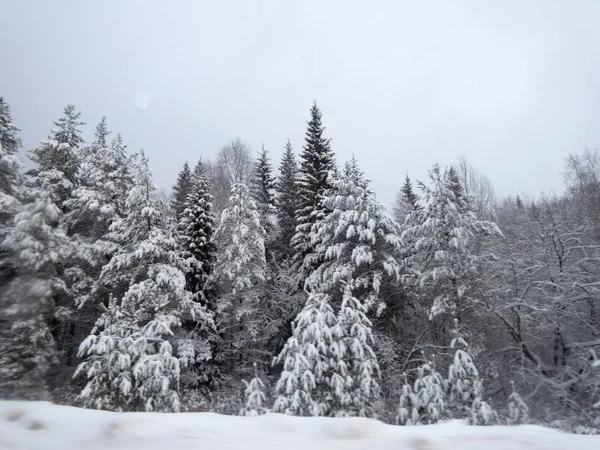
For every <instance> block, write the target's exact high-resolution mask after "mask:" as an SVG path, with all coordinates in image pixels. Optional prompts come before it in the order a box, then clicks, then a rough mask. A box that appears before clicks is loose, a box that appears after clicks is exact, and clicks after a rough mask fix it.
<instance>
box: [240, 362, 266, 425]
mask: <svg viewBox="0 0 600 450" xmlns="http://www.w3.org/2000/svg"><path fill="white" fill-rule="evenodd" d="M243 381H244V386H245V387H246V389H245V390H244V397H245V399H246V406H245V407H244V408H243V409H242V411H241V415H243V416H252V417H255V416H260V415H262V414H265V413H266V411H267V409H266V408H265V403H266V400H267V397H266V396H265V385H264V383H263V382H262V380H261V379H260V377H259V376H258V369H257V367H256V363H254V378H252V380H251V381H250V382H249V383H248V382H247V381H246V380H243Z"/></svg>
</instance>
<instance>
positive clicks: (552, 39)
mask: <svg viewBox="0 0 600 450" xmlns="http://www.w3.org/2000/svg"><path fill="white" fill-rule="evenodd" d="M599 18H600V1H598V0H590V1H583V0H564V1H550V0H539V1H528V0H517V1H507V0H496V1H484V0H482V1H458V0H452V1H449V0H439V1H398V0H390V1H374V0H369V1H360V2H359V1H348V0H345V1H341V0H339V1H325V0H317V1H312V0H299V1H289V0H256V1H225V0H216V1H208V0H189V1H184V0H170V1H168V0H161V1H152V0H139V1H132V0H123V1H121V0H104V1H101V0H95V1H93V0H87V1H81V0H76V1H75V0H74V1H64V0H60V1H59V0H38V1H33V0H0V95H1V96H4V97H5V98H6V100H7V101H8V102H9V103H10V104H11V106H12V109H13V116H14V120H15V122H16V123H17V124H18V125H19V126H20V127H21V128H22V130H23V132H22V137H23V141H24V144H25V147H26V148H31V147H33V146H35V145H36V144H37V142H38V141H39V140H40V139H43V138H44V137H46V136H47V134H48V131H49V129H50V127H51V125H52V120H54V119H56V118H57V117H58V116H59V115H60V113H61V110H62V107H63V106H64V105H66V104H68V103H73V104H75V105H76V106H77V108H78V109H80V110H81V111H82V112H83V119H84V120H85V121H86V122H87V123H88V126H87V127H86V137H88V138H89V137H91V135H92V133H93V129H94V127H95V124H96V123H97V122H98V120H99V119H100V117H101V116H102V115H106V116H107V118H108V121H109V125H110V127H111V129H112V130H114V131H121V132H122V133H123V135H124V138H125V140H126V142H127V143H128V144H129V147H130V148H131V149H133V150H137V149H139V148H144V150H145V151H146V152H147V154H148V155H149V156H150V159H151V164H152V167H153V171H154V175H155V179H156V182H157V184H158V185H159V186H161V187H170V186H171V185H172V184H173V182H174V180H175V177H176V174H177V172H178V171H179V170H180V168H181V165H182V164H183V162H184V161H185V160H189V161H190V162H195V161H196V160H197V159H198V157H199V156H203V157H210V156H212V155H214V154H215V152H216V151H217V149H218V148H219V147H220V146H221V145H223V144H224V143H225V142H227V141H228V140H230V139H233V138H235V137H238V136H239V137H240V138H242V139H243V140H244V141H246V142H247V143H248V144H249V145H250V146H251V147H252V149H253V150H259V149H260V146H261V143H263V142H264V144H265V147H266V148H267V149H268V150H269V151H270V152H271V156H272V158H273V160H274V163H275V164H276V165H278V164H279V158H280V155H281V152H282V147H283V145H284V143H285V141H286V139H287V138H288V137H289V138H290V139H291V141H292V143H293V144H294V146H295V148H296V150H298V151H299V150H300V148H301V146H302V145H303V138H304V131H305V128H306V121H307V120H308V115H309V108H310V106H311V103H312V102H313V100H317V102H318V105H319V107H320V108H321V109H322V111H323V121H324V124H325V126H326V127H327V131H326V133H327V136H329V137H331V138H332V146H333V149H334V150H335V152H336V153H337V155H338V161H340V162H343V161H344V160H347V159H349V158H350V157H351V155H352V153H354V154H356V156H357V158H358V159H359V161H360V163H361V166H362V167H363V168H364V170H365V172H366V173H367V176H368V177H369V178H370V179H372V180H373V182H374V187H375V189H376V191H377V193H378V197H379V199H380V200H382V201H383V202H385V203H390V202H391V200H392V199H393V197H394V195H395V193H396V191H397V190H398V188H399V187H400V185H401V183H402V178H403V177H404V175H405V174H406V173H408V174H410V175H411V176H413V177H415V178H419V179H421V178H424V177H425V176H426V171H427V169H428V168H429V167H430V166H431V165H432V164H434V163H436V162H438V163H441V164H448V163H452V162H454V161H456V159H457V158H458V156H459V155H461V154H464V155H465V156H466V157H467V158H468V160H470V162H471V163H472V164H473V165H475V166H476V167H477V168H478V169H479V170H480V171H482V172H483V173H485V174H487V175H488V177H489V178H490V179H491V180H492V181H493V183H494V185H495V186H496V190H497V192H498V193H499V194H500V195H506V194H517V193H521V192H526V193H530V194H536V193H539V192H540V191H541V190H544V191H546V192H550V191H556V192H559V191H560V190H561V188H562V175H561V172H562V170H563V158H564V156H566V155H567V154H568V153H569V152H578V151H580V150H582V149H583V148H584V147H586V146H587V147H592V148H593V147H596V146H598V145H599V144H600V21H599V20H598V19H599Z"/></svg>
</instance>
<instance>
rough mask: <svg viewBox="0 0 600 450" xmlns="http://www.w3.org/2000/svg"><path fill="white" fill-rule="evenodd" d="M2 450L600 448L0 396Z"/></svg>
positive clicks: (555, 437)
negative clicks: (99, 408)
mask: <svg viewBox="0 0 600 450" xmlns="http://www.w3.org/2000/svg"><path fill="white" fill-rule="evenodd" d="M0 449H2V450H4V449H27V450H35V449H61V450H66V449H84V450H94V449H111V450H121V449H123V450H125V449H127V450H134V449H144V450H154V449H160V450H170V449H173V450H178V449H184V450H196V449H198V450H200V449H201V450H229V449H246V450H253V449H256V450H288V449H289V450H294V449H302V450H309V449H310V450H316V449H327V450H337V449H340V450H341V449H344V450H353V449H357V450H358V449H361V450H362V449H367V450H385V449H390V450H392V449H394V450H404V449H414V450H429V449H431V450H434V449H444V450H455V449H456V450H459V449H460V450H463V449H478V450H500V449H507V450H508V449H511V450H521V449H523V450H525V449H526V450H538V449H544V450H546V449H569V450H580V449H581V450H583V449H585V450H598V449H600V436H577V435H569V434H563V433H560V432H558V431H555V430H550V429H546V428H541V427H535V426H519V427H499V426H498V427H470V426H466V425H462V424H460V423H447V424H443V425H435V426H419V427H397V426H391V425H385V424H382V423H379V422H377V421H374V420H368V419H327V418H303V417H290V416H284V415H278V414H270V415H267V416H261V417H233V416H221V415H218V414H209V413H198V414H195V413H187V414H185V413H184V414H158V413H121V414H119V413H111V412H104V411H92V410H85V409H79V408H73V407H69V406H59V405H53V404H50V403H45V402H9V401H0Z"/></svg>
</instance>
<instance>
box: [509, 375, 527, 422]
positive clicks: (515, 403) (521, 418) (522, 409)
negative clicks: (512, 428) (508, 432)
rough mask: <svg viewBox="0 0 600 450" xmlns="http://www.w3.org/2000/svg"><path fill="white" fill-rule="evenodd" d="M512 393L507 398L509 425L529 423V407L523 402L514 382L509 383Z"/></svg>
mask: <svg viewBox="0 0 600 450" xmlns="http://www.w3.org/2000/svg"><path fill="white" fill-rule="evenodd" d="M510 384H511V386H512V392H511V394H510V395H509V396H508V418H507V422H508V424H509V425H517V424H524V423H528V422H529V407H528V406H527V404H526V403H525V402H524V401H523V399H522V398H521V396H520V395H519V393H518V392H517V390H516V389H515V383H514V381H511V382H510Z"/></svg>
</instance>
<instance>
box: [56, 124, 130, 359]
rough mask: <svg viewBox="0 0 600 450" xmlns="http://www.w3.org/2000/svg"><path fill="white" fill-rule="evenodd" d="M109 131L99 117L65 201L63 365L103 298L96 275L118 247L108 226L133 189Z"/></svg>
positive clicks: (119, 148) (90, 325) (120, 150)
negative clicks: (67, 246) (65, 329)
mask: <svg viewBox="0 0 600 450" xmlns="http://www.w3.org/2000/svg"><path fill="white" fill-rule="evenodd" d="M109 134H110V132H109V130H108V127H107V124H106V118H102V120H101V121H100V123H99V124H98V126H97V127H96V135H95V137H94V140H93V142H92V143H91V145H89V146H87V147H84V148H82V149H81V151H80V169H79V177H78V184H77V187H76V188H75V189H74V190H73V192H72V194H71V198H69V199H68V200H67V201H66V202H65V208H66V210H67V211H68V213H67V214H66V215H65V217H64V222H65V227H66V229H67V232H68V234H69V235H70V239H71V244H72V245H71V250H72V251H71V252H70V254H69V256H68V264H67V268H66V269H65V271H64V274H63V279H64V280H65V282H66V284H67V287H68V295H67V298H68V301H65V302H63V303H64V307H65V309H67V310H70V311H69V314H68V316H67V315H65V319H67V318H68V319H69V320H68V324H66V323H65V326H68V329H69V334H70V335H72V337H71V338H70V339H71V340H72V342H71V343H67V344H68V345H66V346H65V348H64V350H65V352H64V354H65V357H66V361H67V362H68V363H71V362H75V361H74V359H75V357H76V353H77V346H78V345H79V343H80V339H82V336H87V335H88V334H89V333H90V331H91V329H92V328H93V326H94V323H95V321H96V319H97V318H98V311H99V305H100V304H102V303H103V304H107V302H108V295H109V294H110V289H104V290H103V289H101V288H99V286H98V284H97V282H98V277H99V275H100V271H101V269H102V267H103V266H104V265H105V264H106V263H107V262H108V261H109V260H110V258H111V257H112V256H113V255H114V254H115V253H116V251H117V247H116V246H115V244H114V243H113V242H111V241H110V239H109V238H108V235H109V233H110V229H111V225H112V224H113V223H116V222H117V221H118V220H120V219H122V218H123V214H124V213H125V208H126V206H125V202H126V199H127V196H128V194H129V191H130V190H131V189H132V187H133V174H132V167H131V166H132V162H131V161H130V159H129V157H128V156H127V154H126V152H125V145H124V144H123V142H122V138H121V136H120V135H117V137H116V138H115V139H113V140H112V142H109V141H108V137H109ZM60 343H61V346H62V345H63V343H62V342H60ZM71 359H73V361H72V360H71Z"/></svg>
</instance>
